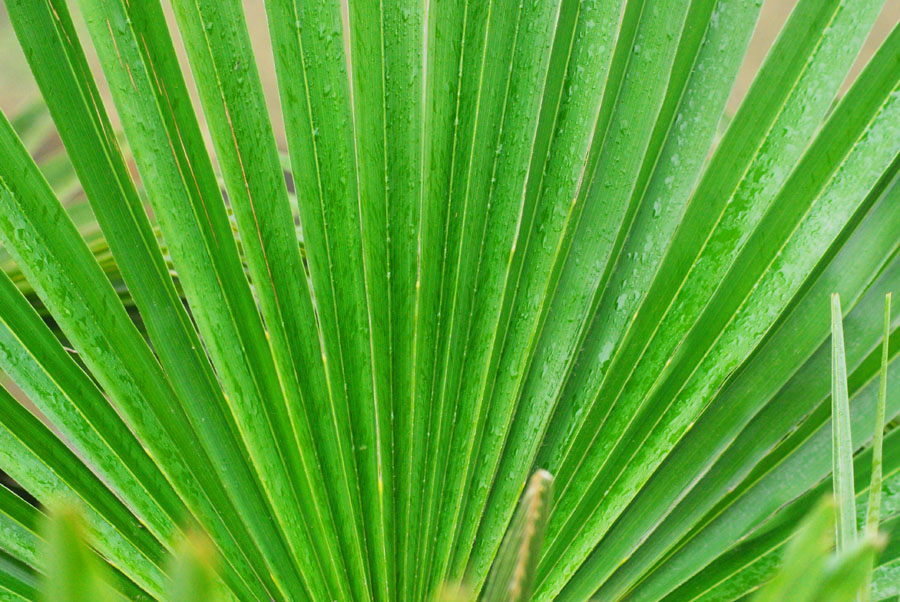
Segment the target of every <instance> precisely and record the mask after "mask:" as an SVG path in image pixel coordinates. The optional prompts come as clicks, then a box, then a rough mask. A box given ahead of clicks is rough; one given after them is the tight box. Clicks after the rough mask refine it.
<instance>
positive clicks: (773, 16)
mask: <svg viewBox="0 0 900 602" xmlns="http://www.w3.org/2000/svg"><path fill="white" fill-rule="evenodd" d="M349 1H351V2H352V1H354V0H349ZM357 1H359V0H357ZM747 1H752V0H747ZM796 2H797V0H764V1H763V7H762V12H761V15H760V19H759V22H758V24H757V28H756V31H755V33H754V35H753V38H752V40H751V42H750V47H749V50H748V52H747V56H746V58H745V60H744V64H743V66H742V67H741V71H740V73H739V75H738V79H737V82H736V84H735V87H734V90H733V91H732V95H731V99H730V100H729V103H728V109H727V111H728V113H733V112H734V110H735V109H736V108H737V106H738V104H739V103H740V101H741V99H742V98H743V97H744V95H745V94H746V93H747V89H748V88H749V87H750V84H751V83H752V81H753V76H754V75H755V73H756V72H757V70H758V69H759V65H760V64H761V63H762V61H763V59H764V58H765V55H766V52H767V51H768V49H769V47H770V46H771V45H772V43H773V42H774V41H775V38H776V36H777V35H778V32H779V31H780V30H781V27H782V25H783V24H784V21H785V20H786V19H787V17H788V15H789V14H790V12H791V9H792V8H793V7H794V5H795V4H796ZM162 4H163V5H164V7H165V10H166V12H167V15H168V17H169V23H170V27H171V31H172V32H173V36H174V37H175V46H176V49H177V50H178V52H179V54H180V56H181V57H182V61H183V64H184V65H185V72H186V73H188V72H189V70H188V69H187V61H186V59H185V55H184V50H183V47H182V45H181V40H180V39H179V38H178V33H177V28H176V27H175V21H174V17H173V15H172V12H171V9H170V8H169V3H168V2H167V1H165V0H164V1H163V2H162ZM76 5H77V2H69V6H70V10H72V13H73V15H72V16H73V18H74V19H75V24H76V27H78V29H79V32H81V33H82V34H83V35H82V36H81V37H82V44H84V46H85V51H86V52H87V54H88V60H89V61H90V62H91V64H92V66H94V67H95V69H94V73H95V74H97V77H98V84H99V86H100V89H101V92H102V93H103V94H104V100H105V101H106V105H107V109H108V110H109V112H110V115H111V117H112V119H113V123H114V124H115V123H117V120H116V116H115V110H114V108H113V106H112V102H111V101H110V98H109V95H108V93H107V90H106V86H105V83H104V82H103V80H102V75H100V68H99V63H98V61H97V58H96V54H95V53H94V51H93V48H92V47H91V45H90V41H89V39H88V36H87V34H86V30H85V28H84V23H83V21H82V19H81V16H80V14H79V13H78V10H77V6H76ZM244 8H245V11H246V15H247V22H248V25H249V28H250V34H251V37H252V40H253V44H254V47H255V50H256V56H257V62H258V65H259V71H260V77H261V79H262V83H263V88H264V90H265V93H266V96H267V100H268V103H269V109H270V115H271V118H272V123H273V126H274V129H275V134H276V136H277V137H278V143H279V146H281V148H282V150H285V141H284V127H283V120H282V118H281V109H280V107H279V103H278V92H277V89H276V81H275V65H274V62H273V59H272V49H271V46H270V44H269V33H268V27H267V24H266V15H265V3H264V0H244ZM898 21H900V0H887V1H886V3H885V7H884V9H883V10H882V13H881V16H880V18H879V20H878V22H877V23H876V25H875V28H874V30H873V31H872V34H871V35H870V36H869V39H868V41H867V42H866V44H865V46H864V47H863V51H862V53H861V55H860V57H859V59H858V60H857V62H856V65H854V67H853V69H852V70H851V72H850V75H849V77H848V80H847V82H845V84H844V87H845V89H846V87H847V85H849V84H850V83H851V82H852V81H853V79H854V78H855V77H856V76H857V75H858V74H859V71H860V70H861V69H862V67H863V66H864V65H865V62H866V61H867V60H868V59H869V57H870V56H871V55H872V53H873V52H874V51H875V49H877V48H878V46H879V45H880V44H881V42H882V41H883V40H884V38H885V37H887V35H888V33H889V32H890V31H891V29H892V28H893V27H894V25H896V24H897V22H898ZM0 57H2V65H0V109H2V110H3V112H4V113H5V114H6V115H7V116H8V117H10V118H13V117H15V116H16V115H18V114H20V113H21V112H22V111H25V110H26V109H28V108H29V107H31V106H32V105H33V103H34V102H35V101H36V100H38V99H39V95H38V93H37V86H36V84H35V83H34V80H33V79H32V77H31V74H30V73H29V70H28V64H27V63H26V61H25V57H24V56H23V55H22V52H21V50H20V49H19V46H18V43H17V42H16V38H15V34H14V32H13V30H12V27H11V25H10V23H9V18H8V16H7V14H6V8H5V6H3V5H2V4H0ZM188 79H189V82H188V84H189V86H191V92H192V94H193V95H194V99H195V101H196V98H197V97H196V89H195V88H194V87H193V82H192V81H190V76H189V75H188ZM198 106H199V104H198ZM201 119H202V116H201ZM36 150H40V149H36Z"/></svg>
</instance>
